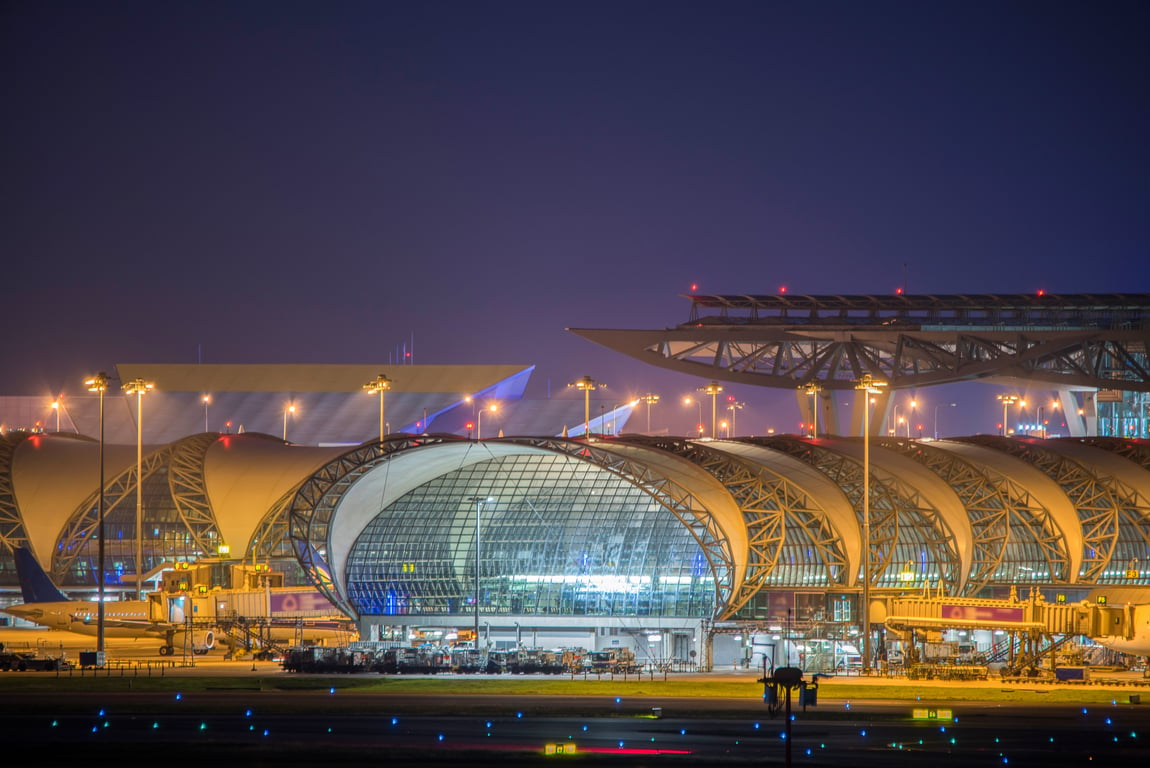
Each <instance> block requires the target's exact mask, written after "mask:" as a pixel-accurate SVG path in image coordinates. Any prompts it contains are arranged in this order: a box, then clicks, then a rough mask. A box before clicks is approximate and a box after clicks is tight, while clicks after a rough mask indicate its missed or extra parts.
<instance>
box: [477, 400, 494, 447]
mask: <svg viewBox="0 0 1150 768" xmlns="http://www.w3.org/2000/svg"><path fill="white" fill-rule="evenodd" d="M498 410H499V406H498V405H496V404H495V403H492V404H491V405H489V406H487V407H486V408H480V409H479V418H478V419H476V421H477V424H478V425H477V426H476V427H475V439H476V440H482V439H483V412H484V411H487V412H488V413H495V412H496V411H498Z"/></svg>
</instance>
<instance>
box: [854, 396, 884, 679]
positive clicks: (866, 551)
mask: <svg viewBox="0 0 1150 768" xmlns="http://www.w3.org/2000/svg"><path fill="white" fill-rule="evenodd" d="M885 386H886V382H885V381H881V380H879V379H875V378H873V377H872V376H871V375H870V374H869V373H868V374H865V375H864V376H863V377H862V378H861V379H859V380H858V381H856V382H855V389H857V390H859V391H861V392H863V394H864V398H863V399H864V404H863V558H862V561H863V604H862V625H863V657H862V671H863V674H864V675H865V674H869V673H870V555H871V552H870V549H871V547H870V403H871V395H877V394H879V393H881V392H882V388H883V387H885Z"/></svg>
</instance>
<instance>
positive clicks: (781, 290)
mask: <svg viewBox="0 0 1150 768" xmlns="http://www.w3.org/2000/svg"><path fill="white" fill-rule="evenodd" d="M786 292H787V287H786V286H785V285H780V286H779V293H786Z"/></svg>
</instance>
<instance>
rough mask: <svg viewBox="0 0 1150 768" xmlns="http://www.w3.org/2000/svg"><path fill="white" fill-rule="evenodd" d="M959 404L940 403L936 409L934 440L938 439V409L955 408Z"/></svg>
mask: <svg viewBox="0 0 1150 768" xmlns="http://www.w3.org/2000/svg"><path fill="white" fill-rule="evenodd" d="M957 405H958V403H939V404H938V405H936V406H935V407H934V439H935V440H937V439H938V409H939V408H954V407H955V406H957Z"/></svg>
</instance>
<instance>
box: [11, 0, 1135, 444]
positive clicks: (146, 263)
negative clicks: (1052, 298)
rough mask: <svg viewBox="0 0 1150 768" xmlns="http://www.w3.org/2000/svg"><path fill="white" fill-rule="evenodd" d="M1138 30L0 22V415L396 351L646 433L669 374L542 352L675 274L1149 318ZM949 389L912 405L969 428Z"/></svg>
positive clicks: (1064, 21)
mask: <svg viewBox="0 0 1150 768" xmlns="http://www.w3.org/2000/svg"><path fill="white" fill-rule="evenodd" d="M1148 33H1150V4H1147V3H1145V2H1113V1H1112V2H1106V3H1089V2H1006V1H1003V2H978V1H977V0H976V1H972V2H965V1H964V2H929V3H923V2H909V1H908V2H898V3H887V2H857V1H851V2H801V3H800V2H764V1H762V0H759V1H757V2H733V1H730V0H725V1H724V2H718V3H704V2H693V3H675V2H666V1H661V2H650V3H648V2H637V1H635V0H624V1H623V2H618V1H616V2H579V3H558V2H550V3H548V2H543V3H541V2H523V3H518V2H474V1H472V2H410V3H390V2H384V1H383V0H377V1H376V2H362V3H361V2H331V3H321V2H286V1H284V0H275V1H274V2H258V1H255V0H246V1H243V2H195V3H172V2H161V3H157V2H152V1H149V2H116V1H110V2H100V3H93V2H75V3H70V2H52V1H51V0H48V1H45V0H26V1H22V0H8V1H7V2H5V3H3V4H2V5H0V71H2V72H3V73H4V75H3V77H2V78H0V96H2V98H3V104H4V118H3V120H0V135H2V136H3V140H2V142H0V152H2V153H3V155H2V157H0V168H2V169H3V171H2V172H0V190H2V191H3V200H2V202H3V206H2V211H3V213H2V214H0V215H2V216H3V226H2V227H0V247H2V252H3V254H4V258H3V263H4V265H5V266H4V271H3V274H4V288H5V291H4V300H5V305H6V306H5V309H6V310H7V311H6V318H7V319H6V323H5V325H6V329H5V330H4V331H3V333H2V334H0V392H2V393H4V394H39V393H48V392H53V391H59V390H64V391H71V392H76V391H78V390H79V386H78V383H79V381H80V379H81V378H82V377H83V376H84V375H85V374H87V373H89V372H92V371H94V370H97V369H109V368H110V367H111V366H112V365H113V364H114V363H116V362H139V361H149V362H194V361H196V360H197V359H201V356H202V359H203V360H204V361H205V362H222V363H228V362H236V363H238V362H332V363H367V362H387V361H388V360H389V359H390V358H391V357H392V356H393V355H395V353H396V350H397V349H399V348H401V345H402V344H403V343H404V342H408V343H409V344H410V342H411V340H412V339H414V349H415V362H417V363H482V362H496V363H523V364H535V365H537V366H538V368H537V373H536V378H535V382H534V385H533V390H534V394H535V395H537V396H543V395H545V394H546V388H547V386H548V384H550V388H551V391H552V393H553V394H556V395H557V396H563V397H569V396H572V397H577V396H578V395H577V394H573V393H569V392H567V391H565V385H566V383H567V382H568V381H572V380H574V379H577V378H579V377H580V376H583V375H590V376H592V377H593V378H596V379H598V380H600V381H603V382H606V383H607V384H608V385H609V387H610V389H609V390H608V392H609V393H610V394H605V395H603V397H612V396H617V398H618V399H619V400H622V399H625V398H626V397H627V396H629V395H631V394H634V393H637V392H642V391H648V390H651V391H655V392H659V393H661V394H662V395H663V396H664V398H666V400H665V401H664V404H661V405H660V406H657V407H656V408H657V410H656V412H655V413H656V416H654V417H653V419H652V420H653V422H655V424H654V426H655V427H656V428H657V427H658V422H659V420H660V418H661V417H660V416H659V415H658V414H659V412H660V411H659V410H658V409H661V410H663V411H664V416H665V417H666V418H668V419H669V418H670V412H671V411H672V410H675V411H676V412H677V414H678V415H680V416H681V415H682V414H683V413H684V412H685V409H684V408H683V407H682V406H681V405H679V406H677V407H675V408H672V406H671V403H677V401H678V398H679V397H681V395H682V394H684V393H686V392H689V391H692V390H693V389H694V387H696V386H698V385H699V384H700V383H703V382H702V381H699V380H695V379H691V378H688V377H683V376H678V375H674V374H668V373H665V372H662V371H659V370H657V369H654V368H649V367H646V366H643V365H641V364H639V363H633V362H630V361H628V360H627V359H625V358H621V357H620V356H618V355H617V354H615V353H612V352H610V351H608V350H605V349H601V348H599V347H596V346H595V345H592V344H590V343H589V342H586V341H583V340H582V339H579V338H578V337H575V336H573V335H572V334H570V333H568V332H566V331H565V330H564V329H565V328H567V327H633V328H641V327H656V328H660V327H666V326H670V325H675V324H678V323H680V322H683V321H685V320H686V319H687V312H688V304H687V302H686V300H684V299H682V298H680V295H681V294H684V293H687V292H689V290H690V286H691V284H692V283H697V284H698V285H699V290H700V291H701V292H705V293H773V292H775V291H777V289H778V287H779V286H782V285H786V286H787V287H788V289H789V290H790V291H792V292H797V293H809V294H824V293H889V292H893V290H894V289H895V288H896V287H897V286H899V285H901V284H902V282H903V277H904V270H905V275H906V278H907V284H908V285H907V287H908V289H909V292H910V293H958V292H975V293H1012V292H1029V291H1033V290H1037V289H1040V288H1041V289H1045V290H1046V291H1047V292H1050V293H1068V292H1106V293H1110V292H1150V267H1148V263H1150V248H1148V245H1150V215H1148V211H1150V194H1148V190H1150V141H1148V140H1147V137H1148V136H1150V98H1148V97H1150V85H1148V83H1150V80H1148V79H1147V75H1148V73H1150V46H1148V45H1147V44H1146V40H1147V38H1148ZM732 391H733V392H735V393H736V395H737V396H738V397H739V398H740V399H741V400H745V401H747V402H748V408H747V410H746V411H744V412H743V413H740V414H739V418H740V419H753V420H755V421H756V422H762V427H761V428H758V429H756V430H755V431H760V432H761V431H762V429H763V428H765V427H766V426H768V425H771V426H775V427H776V428H778V429H794V428H795V426H796V425H795V422H797V418H798V417H797V410H796V409H795V408H794V405H793V400H794V398H793V395H792V394H791V393H789V392H787V393H777V392H759V391H754V390H752V389H750V388H740V387H736V388H734V389H733V390H732ZM968 391H969V388H966V389H964V390H962V392H958V391H957V390H955V391H954V392H950V391H947V392H943V393H933V392H928V393H920V400H922V401H924V402H925V403H927V406H926V407H927V408H928V409H929V410H931V411H932V409H931V407H930V403H933V402H935V401H942V400H943V399H945V400H947V401H951V400H955V399H960V400H961V399H962V398H966V399H965V400H963V401H962V402H961V403H960V407H959V408H956V409H951V411H952V412H949V413H947V414H946V416H945V417H944V418H946V419H947V420H948V421H950V422H951V426H950V427H949V429H944V431H950V432H954V431H965V432H978V431H993V429H994V423H992V422H993V421H994V415H995V413H999V411H998V410H997V405H996V403H995V402H994V394H995V393H996V392H997V391H998V390H997V389H995V388H992V387H987V386H985V385H981V386H977V387H975V389H974V391H973V393H972V394H966V393H967V392H968ZM694 421H695V417H694V416H691V417H690V418H689V419H686V420H684V421H681V422H676V423H675V424H674V425H673V426H672V431H675V432H681V431H685V430H686V429H687V428H688V427H686V426H685V425H686V424H687V423H688V422H690V423H692V424H693V422H694ZM644 426H645V425H644ZM932 426H933V425H928V427H927V431H930V430H931V428H932ZM740 431H749V429H748V430H745V429H740Z"/></svg>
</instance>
